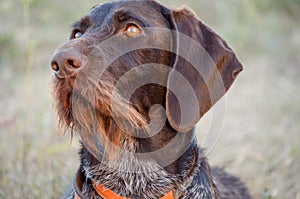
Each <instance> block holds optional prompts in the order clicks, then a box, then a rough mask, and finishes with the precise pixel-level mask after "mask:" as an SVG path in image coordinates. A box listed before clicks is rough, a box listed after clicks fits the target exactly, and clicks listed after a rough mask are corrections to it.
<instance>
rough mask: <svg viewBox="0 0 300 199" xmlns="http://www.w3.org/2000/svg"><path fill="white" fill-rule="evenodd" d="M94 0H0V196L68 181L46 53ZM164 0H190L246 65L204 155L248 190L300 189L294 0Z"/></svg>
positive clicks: (72, 159)
mask: <svg viewBox="0 0 300 199" xmlns="http://www.w3.org/2000/svg"><path fill="white" fill-rule="evenodd" d="M100 2H101V1H96V0H65V1H61V0H51V1H46V0H0V198H1V199H2V198H3V199H5V198H9V199H10V198H26V199H27V198H60V196H61V194H62V193H63V191H64V188H65V187H66V186H67V185H68V184H69V183H70V182H71V179H72V176H73V174H74V172H75V170H76V169H77V167H78V164H79V158H78V156H77V152H78V148H79V145H78V138H75V139H73V141H72V142H70V134H68V133H65V134H64V133H63V132H59V131H58V130H57V121H56V118H55V113H54V111H53V108H52V107H51V100H50V95H49V88H50V80H51V76H52V71H51V70H50V65H49V62H50V58H51V56H52V53H53V51H54V50H55V48H56V47H58V45H61V44H62V43H63V42H65V41H66V40H67V39H68V37H69V31H70V25H71V24H72V22H74V21H75V20H78V19H79V18H80V17H81V16H82V15H84V14H86V13H87V12H88V11H89V9H90V8H91V7H92V6H94V5H96V4H98V3H100ZM161 2H162V3H163V4H166V5H169V6H172V7H179V6H181V5H183V4H184V5H187V6H188V7H191V8H192V9H193V10H194V11H195V12H196V13H197V15H198V16H199V18H200V19H201V20H202V21H203V22H204V23H206V24H207V25H208V26H210V27H211V28H213V29H214V30H215V31H216V32H218V33H219V34H220V35H221V36H222V37H223V38H224V39H225V40H226V41H227V42H228V43H229V45H230V46H231V47H232V48H233V49H234V51H235V52H236V54H237V55H238V57H239V58H240V60H241V61H242V62H243V65H244V71H243V72H242V73H241V74H240V76H239V77H238V79H237V81H236V82H235V84H234V86H233V87H232V88H231V89H230V91H229V92H228V94H227V95H226V117H225V120H224V122H223V129H222V134H221V136H220V139H219V140H218V142H217V143H216V145H215V146H214V147H213V148H212V147H210V146H208V147H210V148H212V150H211V151H210V153H209V154H208V157H209V161H210V162H211V163H212V164H213V165H219V166H224V167H225V168H226V170H227V171H229V172H230V173H233V174H235V175H237V176H240V177H241V178H242V179H243V181H244V182H246V184H247V186H248V187H249V189H250V191H251V194H252V195H253V197H254V198H263V199H272V198H286V199H300V172H299V171H300V148H299V145H300V90H299V87H300V84H299V83H300V56H299V55H300V0H227V1H221V0H213V1H199V0H185V1H183V0H176V1H174V0H161ZM204 120H205V119H204ZM202 123H204V122H202ZM203 125H205V124H203ZM199 126H200V128H199V130H198V133H199V137H200V139H199V143H200V144H202V143H203V140H201V138H202V137H201V122H200V125H199ZM204 141H205V140H204ZM206 144H207V143H206ZM204 145H205V142H204Z"/></svg>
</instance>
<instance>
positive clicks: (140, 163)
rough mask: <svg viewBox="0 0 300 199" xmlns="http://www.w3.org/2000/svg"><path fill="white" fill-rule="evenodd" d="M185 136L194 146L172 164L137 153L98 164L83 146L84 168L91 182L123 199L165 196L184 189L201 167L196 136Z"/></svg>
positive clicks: (125, 154)
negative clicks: (183, 186) (179, 188)
mask: <svg viewBox="0 0 300 199" xmlns="http://www.w3.org/2000/svg"><path fill="white" fill-rule="evenodd" d="M181 136H184V137H186V139H188V142H189V143H190V144H189V145H188V146H187V148H185V149H186V150H185V151H183V153H182V154H178V155H179V156H178V158H177V159H175V161H174V162H172V163H171V164H169V165H165V166H162V165H161V164H160V163H161V162H164V161H161V160H160V158H161V157H155V158H141V157H139V156H136V155H135V154H134V153H121V154H120V155H119V156H118V159H117V160H116V161H112V162H107V161H98V160H97V159H96V158H94V157H93V156H92V155H91V154H90V153H89V152H88V151H87V150H86V149H85V147H84V146H83V147H82V151H81V153H82V157H83V159H82V166H81V167H82V169H83V170H84V172H85V175H86V177H87V178H88V179H90V180H92V181H93V182H97V183H100V184H102V185H103V186H104V187H106V188H108V189H110V190H112V191H114V192H115V193H118V194H120V195H122V196H126V197H129V198H146V199H147V198H149V199H150V198H157V197H161V196H163V195H161V194H166V193H168V192H169V191H170V190H173V189H177V188H178V187H180V186H182V185H183V184H184V183H185V181H186V180H187V179H189V178H190V176H193V174H194V172H196V171H195V170H196V169H197V168H198V165H199V162H198V160H199V158H198V157H199V155H201V152H200V151H199V148H198V146H197V141H196V138H195V137H194V136H193V133H192V132H191V135H189V136H186V135H183V134H182V135H181ZM181 139H182V137H181ZM144 144H145V143H144ZM182 144H185V142H182ZM178 148H180V147H179V146H176V147H174V146H173V150H174V151H173V152H174V154H175V153H180V152H181V151H180V150H179V151H178V150H177V149H178ZM139 150H140V151H143V150H145V149H139ZM169 152H170V151H169Z"/></svg>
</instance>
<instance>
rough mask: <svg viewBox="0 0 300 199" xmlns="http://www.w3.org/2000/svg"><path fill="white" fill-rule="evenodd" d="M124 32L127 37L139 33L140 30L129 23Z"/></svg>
mask: <svg viewBox="0 0 300 199" xmlns="http://www.w3.org/2000/svg"><path fill="white" fill-rule="evenodd" d="M125 33H126V35H127V36H129V37H136V36H138V35H139V34H140V33H141V30H140V28H139V27H137V26H135V25H130V26H128V27H127V28H126V29H125Z"/></svg>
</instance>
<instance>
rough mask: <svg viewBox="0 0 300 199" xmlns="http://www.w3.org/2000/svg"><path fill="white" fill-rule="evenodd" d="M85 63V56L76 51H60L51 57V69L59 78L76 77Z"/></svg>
mask: <svg viewBox="0 0 300 199" xmlns="http://www.w3.org/2000/svg"><path fill="white" fill-rule="evenodd" d="M85 61H86V56H85V55H83V54H81V53H80V52H78V51H76V50H71V49H67V50H61V51H58V52H57V53H55V54H54V56H53V57H52V60H51V68H52V69H53V70H54V71H55V74H56V75H57V76H59V77H66V76H76V75H77V74H78V72H79V70H80V68H81V67H82V66H83V65H84V64H85Z"/></svg>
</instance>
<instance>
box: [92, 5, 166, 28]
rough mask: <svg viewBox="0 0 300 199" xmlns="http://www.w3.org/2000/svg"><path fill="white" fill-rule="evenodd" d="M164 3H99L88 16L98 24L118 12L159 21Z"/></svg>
mask: <svg viewBox="0 0 300 199" xmlns="http://www.w3.org/2000/svg"><path fill="white" fill-rule="evenodd" d="M161 8H162V5H161V4H159V3H157V2H156V1H153V0H119V1H113V2H107V3H102V4H99V5H97V6H95V7H93V8H92V9H91V10H90V12H89V14H88V16H89V17H90V18H91V19H92V21H94V23H97V24H98V25H100V24H103V23H104V22H105V21H109V20H111V19H112V18H113V17H114V15H115V14H116V13H121V12H124V13H127V12H130V13H134V15H136V16H141V17H143V18H145V19H147V20H149V21H153V22H157V23H159V21H160V20H159V17H158V14H160V13H161Z"/></svg>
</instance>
